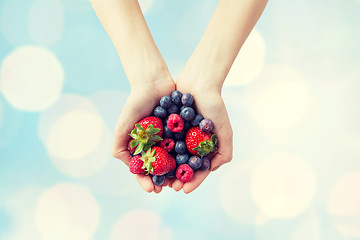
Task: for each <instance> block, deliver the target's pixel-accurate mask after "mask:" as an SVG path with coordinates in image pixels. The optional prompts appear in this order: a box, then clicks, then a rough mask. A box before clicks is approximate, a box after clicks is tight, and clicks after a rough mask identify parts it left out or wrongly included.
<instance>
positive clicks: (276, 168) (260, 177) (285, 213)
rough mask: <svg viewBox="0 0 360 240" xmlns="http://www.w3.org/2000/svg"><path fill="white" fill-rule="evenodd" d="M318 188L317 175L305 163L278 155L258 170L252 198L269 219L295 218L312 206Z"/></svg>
mask: <svg viewBox="0 0 360 240" xmlns="http://www.w3.org/2000/svg"><path fill="white" fill-rule="evenodd" d="M315 185H316V178H315V174H314V172H313V170H312V169H311V168H310V166H309V165H308V164H307V163H306V162H305V161H304V160H302V159H301V158H299V157H297V156H293V155H285V154H284V155H274V156H272V157H270V158H268V159H266V160H264V161H262V162H261V163H260V164H258V165H257V166H256V168H255V170H254V172H253V175H252V183H251V195H252V197H253V199H254V201H255V203H256V204H257V205H258V206H259V208H260V209H261V211H262V212H263V213H265V214H266V215H267V216H268V217H269V218H293V217H296V216H298V215H299V214H300V213H302V212H303V211H304V210H305V209H306V208H307V207H308V206H309V205H310V203H311V201H312V199H313V197H314V193H315Z"/></svg>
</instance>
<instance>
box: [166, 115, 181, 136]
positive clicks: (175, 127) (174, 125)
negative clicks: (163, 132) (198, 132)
mask: <svg viewBox="0 0 360 240" xmlns="http://www.w3.org/2000/svg"><path fill="white" fill-rule="evenodd" d="M166 124H167V126H168V128H169V129H170V131H172V132H181V130H183V129H184V120H182V118H181V117H180V115H179V114H170V116H169V118H168V120H167V122H166Z"/></svg>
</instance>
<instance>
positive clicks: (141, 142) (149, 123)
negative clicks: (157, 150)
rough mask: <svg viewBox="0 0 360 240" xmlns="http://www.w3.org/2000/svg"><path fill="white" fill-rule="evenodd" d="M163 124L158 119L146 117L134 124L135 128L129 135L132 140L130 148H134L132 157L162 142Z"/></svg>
mask: <svg viewBox="0 0 360 240" xmlns="http://www.w3.org/2000/svg"><path fill="white" fill-rule="evenodd" d="M162 134H163V123H162V121H161V119H160V118H157V117H146V118H144V119H142V120H141V121H140V122H138V123H136V124H135V128H134V129H133V130H132V131H131V133H130V134H129V135H130V136H131V137H132V138H133V139H134V140H132V141H131V143H130V148H131V149H132V148H135V147H136V150H135V152H134V155H137V154H139V153H141V152H142V151H143V150H144V151H146V150H147V149H149V148H150V147H151V146H152V145H154V144H155V143H157V142H159V141H161V140H162V138H161V137H162Z"/></svg>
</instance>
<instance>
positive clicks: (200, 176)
mask: <svg viewBox="0 0 360 240" xmlns="http://www.w3.org/2000/svg"><path fill="white" fill-rule="evenodd" d="M209 174H210V170H203V171H196V172H195V174H194V176H193V178H192V179H191V181H190V182H187V183H185V184H184V186H183V190H184V193H186V194H188V193H191V192H192V191H194V190H195V189H196V188H197V187H198V186H200V184H201V183H202V182H203V181H204V179H205V178H206V177H207V176H208V175H209Z"/></svg>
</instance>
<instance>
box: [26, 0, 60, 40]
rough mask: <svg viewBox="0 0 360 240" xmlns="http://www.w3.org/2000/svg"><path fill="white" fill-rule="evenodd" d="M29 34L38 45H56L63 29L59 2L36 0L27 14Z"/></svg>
mask: <svg viewBox="0 0 360 240" xmlns="http://www.w3.org/2000/svg"><path fill="white" fill-rule="evenodd" d="M28 24H29V34H30V36H31V38H32V39H33V40H34V41H35V42H36V43H38V44H40V45H43V46H46V47H47V46H50V45H53V44H54V43H56V42H57V41H58V40H59V39H60V37H61V34H62V31H63V28H64V8H63V5H62V4H61V2H60V1H59V0H37V1H36V2H34V3H33V5H32V6H31V8H30V13H29V22H28Z"/></svg>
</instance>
